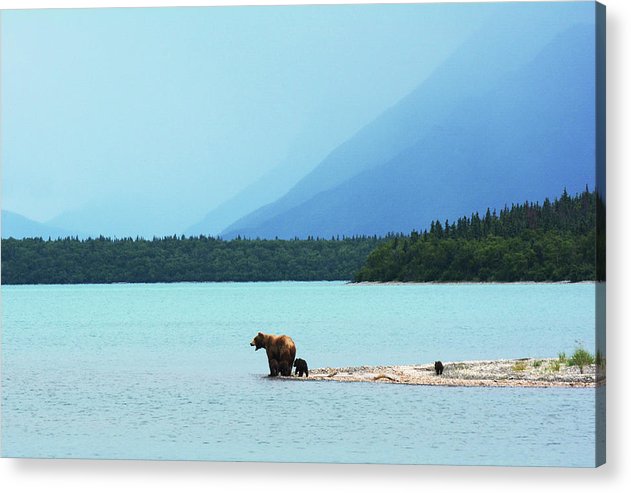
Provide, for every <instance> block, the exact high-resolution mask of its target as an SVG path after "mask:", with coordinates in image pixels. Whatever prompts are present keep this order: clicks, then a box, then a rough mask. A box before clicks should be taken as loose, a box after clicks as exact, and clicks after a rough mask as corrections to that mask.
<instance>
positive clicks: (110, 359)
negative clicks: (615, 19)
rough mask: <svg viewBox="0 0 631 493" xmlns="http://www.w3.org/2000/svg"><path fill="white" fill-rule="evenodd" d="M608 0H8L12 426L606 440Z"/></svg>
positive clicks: (85, 449)
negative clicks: (161, 2) (116, 0)
mask: <svg viewBox="0 0 631 493" xmlns="http://www.w3.org/2000/svg"><path fill="white" fill-rule="evenodd" d="M604 15H605V14H604V7H602V6H601V5H599V4H597V3H592V2H545V3H528V2H523V3H521V2H519V3H465V4H458V3H454V4H405V5H348V6H342V5H337V6H293V7H288V6H284V7H283V6H269V7H239V8H232V7H213V8H153V9H149V8H140V9H93V10H73V9H64V10H39V11H35V10H31V11H27V10H23V11H22V10H14V11H4V12H2V17H1V22H2V31H1V32H2V40H1V41H2V91H3V94H2V98H3V106H2V121H3V132H2V146H1V148H2V151H1V152H2V162H3V170H2V173H3V174H2V455H3V456H5V457H38V458H91V459H94V458H107V459H158V460H159V459H169V460H210V461H276V462H278V461H280V462H325V463H387V464H450V465H459V464H466V465H472V464H474V465H511V466H515V465H517V466H567V467H594V466H597V465H600V464H602V463H603V462H604V461H605V433H604V427H605V422H604V409H605V408H604V406H605V367H606V354H605V333H604V328H605V326H604V322H605V320H604V300H605V298H604V297H605V278H604V273H605V269H604V267H605V258H604V245H605V196H606V194H605V188H604V185H605V180H604V177H605V161H604V145H603V144H604V131H605V129H604V63H605V59H604V29H605V17H604Z"/></svg>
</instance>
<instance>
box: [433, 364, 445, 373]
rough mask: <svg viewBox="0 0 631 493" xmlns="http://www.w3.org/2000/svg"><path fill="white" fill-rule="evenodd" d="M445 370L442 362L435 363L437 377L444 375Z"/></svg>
mask: <svg viewBox="0 0 631 493" xmlns="http://www.w3.org/2000/svg"><path fill="white" fill-rule="evenodd" d="M444 368H445V367H444V366H443V364H442V362H440V361H435V362H434V370H436V375H442V374H443V369H444Z"/></svg>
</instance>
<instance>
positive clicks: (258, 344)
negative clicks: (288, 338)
mask: <svg viewBox="0 0 631 493" xmlns="http://www.w3.org/2000/svg"><path fill="white" fill-rule="evenodd" d="M250 346H254V347H255V348H256V349H254V350H255V351H258V350H259V349H261V348H264V347H265V334H263V332H259V333H258V334H257V335H256V337H255V338H254V339H252V342H251V343H250Z"/></svg>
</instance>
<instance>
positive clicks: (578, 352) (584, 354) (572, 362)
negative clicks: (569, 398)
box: [567, 347, 594, 373]
mask: <svg viewBox="0 0 631 493" xmlns="http://www.w3.org/2000/svg"><path fill="white" fill-rule="evenodd" d="M567 364H568V366H578V368H579V370H580V371H581V373H583V368H584V367H586V366H589V365H593V364H594V356H593V355H592V354H591V353H590V352H589V351H587V350H586V349H585V348H583V347H577V348H576V349H575V350H574V354H572V357H571V358H570V359H569V360H568V361H567Z"/></svg>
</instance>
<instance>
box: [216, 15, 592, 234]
mask: <svg viewBox="0 0 631 493" xmlns="http://www.w3.org/2000/svg"><path fill="white" fill-rule="evenodd" d="M519 34H521V36H520V35H519ZM530 34H531V33H529V32H527V31H524V32H518V33H517V34H516V33H515V32H514V31H503V30H502V29H498V30H497V31H496V32H495V33H488V32H485V33H483V34H481V35H480V36H479V37H478V38H477V39H474V40H472V41H471V42H470V43H468V44H466V45H465V46H464V47H463V49H462V50H461V51H459V52H458V53H456V54H455V55H454V56H453V57H451V58H450V59H449V60H448V61H447V62H445V64H444V65H443V66H442V67H441V68H440V69H439V70H437V71H436V72H435V74H434V75H433V77H431V78H430V79H429V80H427V81H426V82H425V83H423V84H421V86H419V88H418V89H417V90H416V91H414V92H413V93H412V94H410V95H409V96H408V97H406V98H405V99H404V100H402V101H401V102H400V103H399V104H397V105H396V106H395V107H393V108H391V109H390V110H388V111H387V112H386V113H384V115H382V117H380V118H378V119H377V120H375V121H374V122H372V123H371V124H370V125H368V126H367V127H365V128H364V129H363V130H362V131H361V132H359V133H358V134H357V135H356V136H355V137H354V138H353V139H351V140H349V141H348V142H346V143H345V144H343V145H342V146H340V147H339V148H338V149H336V150H335V151H334V152H332V153H331V154H330V155H329V156H328V157H327V159H325V160H324V161H323V162H322V163H321V164H320V165H319V166H318V167H317V168H316V169H315V170H314V171H313V172H312V173H310V174H309V175H308V176H307V177H305V178H304V179H303V180H302V181H300V182H299V183H298V184H297V185H296V186H295V187H294V188H293V189H292V190H290V191H289V192H288V193H287V194H286V195H285V196H284V197H282V198H281V199H280V200H278V201H276V202H274V203H272V204H270V205H268V206H265V207H263V208H261V209H259V210H257V211H255V212H254V213H252V214H250V215H248V216H246V217H245V218H243V219H241V220H239V221H237V222H236V223H235V224H233V225H232V226H230V227H229V228H227V229H226V230H225V231H224V232H223V234H222V236H224V237H228V238H231V237H235V236H237V235H240V236H243V237H252V238H254V237H260V238H274V237H279V238H292V237H294V236H297V237H306V236H308V235H312V236H321V237H329V236H331V235H362V234H366V235H372V234H377V235H381V234H385V233H388V232H409V231H410V230H411V229H423V228H426V227H427V226H428V225H429V223H430V222H431V221H432V220H433V219H437V218H445V217H447V218H450V217H451V218H454V217H457V216H459V215H462V214H466V213H467V212H468V211H471V210H481V211H484V210H486V208H487V207H491V208H498V209H499V208H501V207H503V206H504V205H505V204H510V203H512V202H520V201H525V200H543V199H544V198H545V197H550V198H552V197H555V196H557V195H559V194H560V193H561V191H562V190H563V188H564V187H567V189H568V190H569V191H571V192H577V191H580V190H582V189H583V188H584V187H585V185H588V186H590V187H593V186H594V159H595V114H594V100H595V86H594V76H593V74H594V66H595V55H594V37H593V36H594V30H593V26H589V25H577V26H574V27H572V28H570V29H568V30H567V31H565V32H563V33H561V34H559V35H558V36H556V37H555V38H554V39H553V40H552V41H550V42H549V43H548V44H547V45H545V46H544V47H543V48H542V49H541V50H540V51H539V53H536V54H534V55H533V56H534V58H531V60H529V61H527V62H524V59H527V58H528V57H529V55H532V52H531V51H530V49H532V40H531V39H530V38H529V36H530ZM502 43H505V44H509V43H510V45H511V49H510V50H507V51H504V52H503V55H504V56H500V55H498V53H497V49H496V47H497V45H498V44H502Z"/></svg>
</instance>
